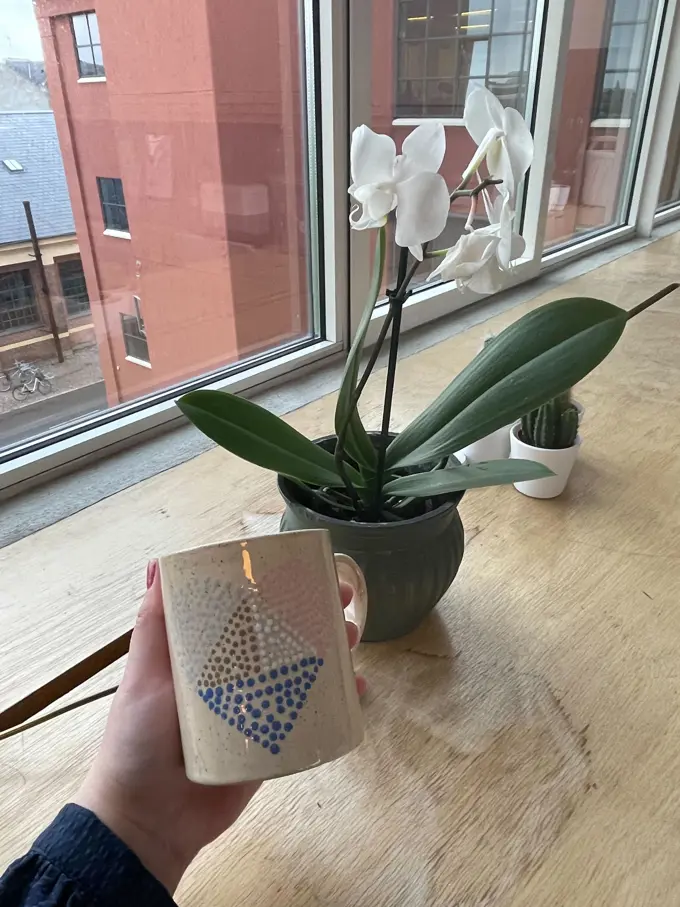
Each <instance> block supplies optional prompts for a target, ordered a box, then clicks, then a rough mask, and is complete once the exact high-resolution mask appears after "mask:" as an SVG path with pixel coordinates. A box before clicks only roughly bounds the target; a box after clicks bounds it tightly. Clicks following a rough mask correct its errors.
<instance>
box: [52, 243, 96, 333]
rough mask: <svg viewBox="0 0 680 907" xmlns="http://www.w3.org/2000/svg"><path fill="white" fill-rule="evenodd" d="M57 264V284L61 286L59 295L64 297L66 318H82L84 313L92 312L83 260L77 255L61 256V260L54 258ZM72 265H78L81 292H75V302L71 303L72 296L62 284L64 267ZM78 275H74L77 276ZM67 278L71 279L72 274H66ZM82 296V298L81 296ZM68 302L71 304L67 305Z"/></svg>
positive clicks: (72, 277)
mask: <svg viewBox="0 0 680 907" xmlns="http://www.w3.org/2000/svg"><path fill="white" fill-rule="evenodd" d="M55 264H56V266H57V272H58V274H59V284H60V286H61V295H62V297H63V299H64V308H65V309H66V318H67V320H70V319H71V318H82V317H83V316H85V315H90V314H91V312H92V307H91V303H90V295H89V293H88V291H87V281H86V280H85V271H84V269H83V262H82V259H81V258H80V256H79V255H78V256H77V257H75V258H63V259H61V260H55ZM73 265H78V266H79V267H80V274H81V275H82V283H83V292H80V293H77V294H76V297H77V299H76V304H75V305H73V300H74V296H73V295H72V294H69V293H67V292H66V287H65V285H64V269H68V268H69V267H72V266H73ZM78 276H79V275H76V277H78ZM66 279H67V280H73V279H74V276H73V275H70V274H67V275H66ZM83 296H84V300H83V298H82V297H83ZM69 303H71V305H70V306H69Z"/></svg>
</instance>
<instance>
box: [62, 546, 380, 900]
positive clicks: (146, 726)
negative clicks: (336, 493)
mask: <svg viewBox="0 0 680 907" xmlns="http://www.w3.org/2000/svg"><path fill="white" fill-rule="evenodd" d="M147 587H148V589H147V593H146V596H145V598H144V602H143V604H142V607H141V609H140V612H139V616H138V618H137V625H136V626H135V630H134V632H133V634H132V640H131V642H130V653H129V656H128V661H127V665H126V667H125V672H124V674H123V679H122V681H121V684H120V687H119V689H118V692H117V693H116V696H115V698H114V700H113V703H112V705H111V711H110V713H109V717H108V721H107V724H106V730H105V732H104V738H103V740H102V744H101V747H100V749H99V752H98V753H97V756H96V758H95V761H94V763H93V765H92V768H91V769H90V771H89V773H88V775H87V778H86V779H85V782H84V783H83V785H82V787H81V789H80V791H79V793H78V796H77V797H76V798H75V802H76V803H78V804H79V805H80V806H84V807H85V808H87V809H90V810H91V811H92V812H93V813H95V815H96V816H98V818H99V819H100V820H101V821H102V822H103V823H104V824H105V825H107V826H108V827H109V828H110V829H111V830H112V831H113V832H114V833H115V834H116V835H118V837H119V838H121V839H122V840H123V841H124V842H125V843H126V844H127V845H128V847H129V848H130V849H131V850H132V851H133V852H134V853H136V854H137V856H138V857H139V859H140V860H141V861H142V863H143V864H144V865H145V866H146V868H147V869H148V870H149V871H150V872H151V873H152V874H153V875H154V876H156V878H157V879H158V880H159V881H160V882H161V883H162V884H163V885H164V886H165V887H166V888H167V889H168V891H169V892H170V893H172V892H173V891H174V890H175V888H176V887H177V885H178V884H179V880H180V879H181V877H182V875H183V873H184V871H185V870H186V868H187V867H188V866H189V864H190V863H191V861H192V860H193V858H194V857H195V856H196V854H197V853H198V852H199V850H201V848H202V847H205V845H206V844H209V843H210V842H211V841H213V840H214V839H215V838H217V837H218V836H219V835H220V834H222V832H223V831H225V830H226V829H227V828H229V826H230V825H232V824H233V823H234V822H235V821H236V819H237V818H238V817H239V815H240V814H241V813H242V811H243V810H244V809H245V807H246V805H247V804H248V801H249V800H250V799H251V797H252V796H253V794H254V793H255V792H256V790H257V789H258V787H259V783H257V782H250V783H247V784H236V785H230V786H226V787H205V786H203V785H200V784H195V783H194V782H192V781H189V780H188V778H187V777H186V774H185V772H184V761H183V758H182V746H181V740H180V733H179V722H178V718H177V708H176V705H175V694H174V689H173V684H172V674H171V670H170V655H169V652H168V642H167V637H166V632H165V618H164V614H163V600H162V596H161V584H160V577H159V571H158V565H157V562H156V561H152V562H151V563H150V564H149V567H148V569H147ZM340 591H341V594H342V601H343V606H344V607H347V605H348V604H349V602H350V601H351V598H352V589H351V587H350V586H346V585H344V584H341V587H340ZM346 627H347V636H348V639H349V643H350V646H354V644H355V643H356V641H357V628H356V627H355V626H354V624H350V623H347V624H346ZM357 688H358V690H359V693H360V694H361V693H363V692H364V691H365V688H366V683H365V681H364V679H363V678H361V677H358V678H357Z"/></svg>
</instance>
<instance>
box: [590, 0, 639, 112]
mask: <svg viewBox="0 0 680 907" xmlns="http://www.w3.org/2000/svg"><path fill="white" fill-rule="evenodd" d="M650 6H651V0H614V2H610V4H609V9H608V14H609V23H608V36H606V37H605V41H604V42H603V51H602V62H603V66H602V75H601V77H600V84H599V86H598V92H597V96H596V100H595V105H594V110H593V119H595V120H597V119H606V120H614V119H630V118H631V117H632V116H633V112H634V109H635V98H636V93H637V90H638V86H639V84H640V82H641V77H642V69H643V66H644V64H645V62H646V60H645V49H646V46H647V38H648V33H649V20H650Z"/></svg>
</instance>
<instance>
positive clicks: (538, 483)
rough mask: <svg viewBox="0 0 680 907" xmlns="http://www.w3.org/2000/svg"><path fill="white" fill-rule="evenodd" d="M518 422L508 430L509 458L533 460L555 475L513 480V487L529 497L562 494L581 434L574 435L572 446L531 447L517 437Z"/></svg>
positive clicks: (551, 496) (553, 496) (550, 496)
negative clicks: (556, 447) (524, 480)
mask: <svg viewBox="0 0 680 907" xmlns="http://www.w3.org/2000/svg"><path fill="white" fill-rule="evenodd" d="M519 429H520V423H519V422H518V423H517V424H516V425H514V426H513V428H512V431H511V432H510V459H511V460H533V462H534V463H543V465H544V466H547V467H548V469H551V470H552V471H553V472H554V473H555V475H554V476H549V477H548V478H547V479H531V480H530V481H528V482H515V488H516V489H517V491H519V492H521V493H522V494H525V495H527V497H530V498H556V497H557V496H558V495H560V494H562V492H563V491H564V489H565V488H566V486H567V482H568V481H569V476H570V475H571V470H572V469H573V467H574V463H575V462H576V457H577V456H578V451H579V447H580V446H581V436H580V435H577V436H576V443H575V444H574V446H573V447H566V448H563V449H562V450H550V449H548V448H545V447H532V446H531V444H525V443H524V441H522V440H521V439H520V438H519V435H518V432H519Z"/></svg>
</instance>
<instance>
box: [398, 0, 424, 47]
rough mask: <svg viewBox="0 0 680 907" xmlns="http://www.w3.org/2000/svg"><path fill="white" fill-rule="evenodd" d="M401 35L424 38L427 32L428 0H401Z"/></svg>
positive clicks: (403, 36)
mask: <svg viewBox="0 0 680 907" xmlns="http://www.w3.org/2000/svg"><path fill="white" fill-rule="evenodd" d="M399 7H400V10H399V35H400V37H402V38H424V37H425V35H426V34H427V20H428V12H427V0H400V2H399Z"/></svg>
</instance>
